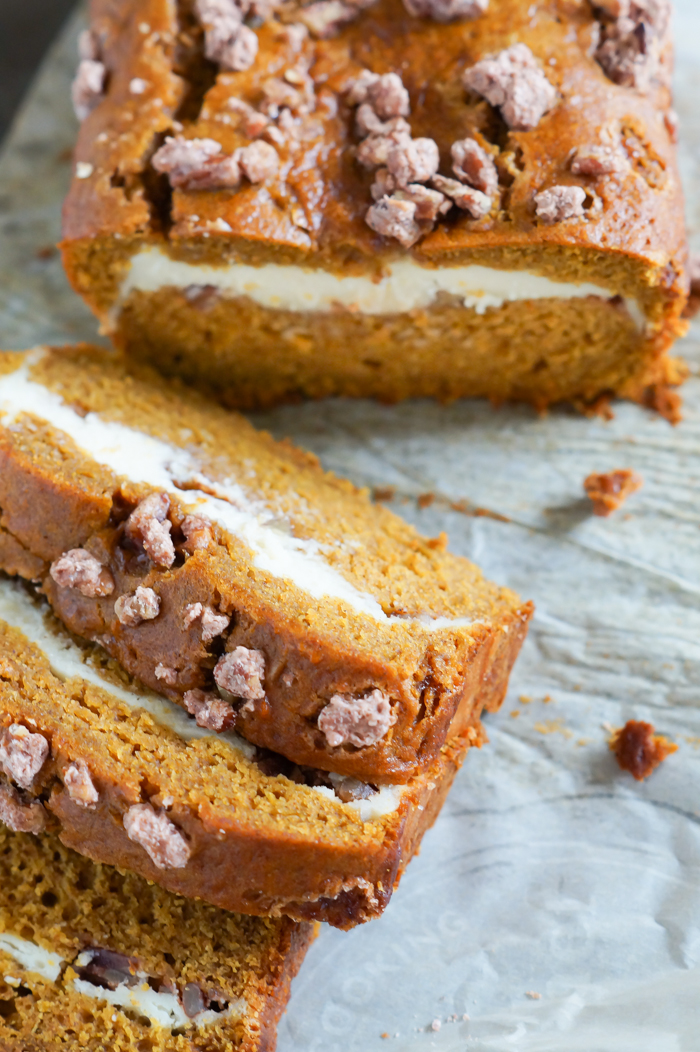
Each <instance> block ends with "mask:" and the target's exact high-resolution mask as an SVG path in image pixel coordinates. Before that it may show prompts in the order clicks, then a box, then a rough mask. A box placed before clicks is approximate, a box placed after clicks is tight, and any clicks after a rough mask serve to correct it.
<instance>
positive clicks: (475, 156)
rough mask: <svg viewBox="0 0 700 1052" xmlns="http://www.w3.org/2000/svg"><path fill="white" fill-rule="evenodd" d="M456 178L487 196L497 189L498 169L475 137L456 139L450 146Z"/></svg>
mask: <svg viewBox="0 0 700 1052" xmlns="http://www.w3.org/2000/svg"><path fill="white" fill-rule="evenodd" d="M450 152H451V154H452V171H453V172H454V173H455V175H456V176H457V178H458V179H459V180H460V181H461V182H463V183H468V184H469V186H473V187H474V188H475V189H476V190H481V192H482V193H483V194H487V195H488V196H489V197H493V195H494V194H495V193H496V191H497V190H498V170H497V168H496V162H495V161H494V159H493V157H492V156H491V154H490V153H487V151H486V150H485V149H484V147H483V146H481V145H480V144H479V143H478V142H477V141H476V139H458V140H457V142H453V143H452V146H451V148H450Z"/></svg>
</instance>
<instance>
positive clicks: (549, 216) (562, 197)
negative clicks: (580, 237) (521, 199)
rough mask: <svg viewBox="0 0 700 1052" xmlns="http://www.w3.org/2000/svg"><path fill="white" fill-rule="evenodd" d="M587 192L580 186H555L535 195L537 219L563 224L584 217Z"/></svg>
mask: <svg viewBox="0 0 700 1052" xmlns="http://www.w3.org/2000/svg"><path fill="white" fill-rule="evenodd" d="M585 200H586V191H585V190H583V189H582V187H580V186H553V187H551V189H549V190H543V191H542V192H541V193H539V194H536V195H535V212H536V214H537V218H538V219H541V220H542V221H543V222H545V223H563V222H564V221H565V220H567V219H580V217H581V216H582V215H584V209H583V202H584V201H585Z"/></svg>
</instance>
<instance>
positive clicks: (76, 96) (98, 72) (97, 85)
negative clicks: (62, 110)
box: [71, 58, 107, 121]
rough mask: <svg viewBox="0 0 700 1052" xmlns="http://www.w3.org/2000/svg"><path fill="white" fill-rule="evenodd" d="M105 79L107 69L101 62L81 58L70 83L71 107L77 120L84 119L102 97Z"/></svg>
mask: <svg viewBox="0 0 700 1052" xmlns="http://www.w3.org/2000/svg"><path fill="white" fill-rule="evenodd" d="M106 79H107V69H106V67H105V65H104V63H103V62H100V61H99V60H98V59H92V58H84V59H82V61H81V62H80V64H79V65H78V69H77V72H76V74H75V78H74V80H73V83H72V85H71V99H72V102H73V109H74V110H75V115H76V117H77V118H78V120H79V121H84V120H85V118H86V117H87V116H88V114H90V113H92V111H93V110H94V108H95V106H97V105H98V104H99V103H100V102H101V101H102V99H103V98H104V93H105V81H106Z"/></svg>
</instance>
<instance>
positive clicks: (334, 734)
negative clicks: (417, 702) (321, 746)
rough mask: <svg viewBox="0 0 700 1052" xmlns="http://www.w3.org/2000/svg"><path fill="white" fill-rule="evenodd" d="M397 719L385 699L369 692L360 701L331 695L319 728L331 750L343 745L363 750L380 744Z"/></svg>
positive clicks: (380, 694)
mask: <svg viewBox="0 0 700 1052" xmlns="http://www.w3.org/2000/svg"><path fill="white" fill-rule="evenodd" d="M396 719H397V715H396V713H395V712H394V711H393V709H392V707H391V703H390V699H389V697H388V695H387V694H384V692H383V691H381V690H372V691H370V693H369V694H366V695H365V696H364V697H361V698H358V697H352V696H350V695H348V694H334V695H333V697H332V698H331V700H330V701H329V703H328V704H327V705H326V707H325V709H323V710H322V712H321V714H320V716H319V717H318V726H319V729H320V730H321V731H322V733H323V734H324V735H325V738H326V741H327V742H328V744H329V745H330V746H331V748H335V747H336V746H338V745H346V744H347V745H355V746H357V747H358V748H362V747H363V746H365V745H374V744H375V743H376V742H378V741H381V739H382V738H383V737H384V735H385V734H386V733H387V731H388V730H389V728H390V727H391V726H393V724H394V723H396Z"/></svg>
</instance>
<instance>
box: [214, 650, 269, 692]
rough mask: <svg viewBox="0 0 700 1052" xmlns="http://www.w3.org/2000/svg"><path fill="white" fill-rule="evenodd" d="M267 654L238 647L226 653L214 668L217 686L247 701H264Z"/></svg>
mask: <svg viewBox="0 0 700 1052" xmlns="http://www.w3.org/2000/svg"><path fill="white" fill-rule="evenodd" d="M264 676H265V655H264V654H263V653H262V651H260V650H249V649H248V647H236V649H235V650H232V651H231V652H230V653H228V654H224V655H223V656H222V657H220V658H219V660H218V661H217V663H216V667H215V668H214V679H215V681H216V685H217V687H220V688H221V689H222V690H225V691H227V693H229V694H232V695H233V696H234V698H243V699H244V700H245V701H262V699H263V698H264V697H265V688H264V687H263V685H262V681H263V679H264Z"/></svg>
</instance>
